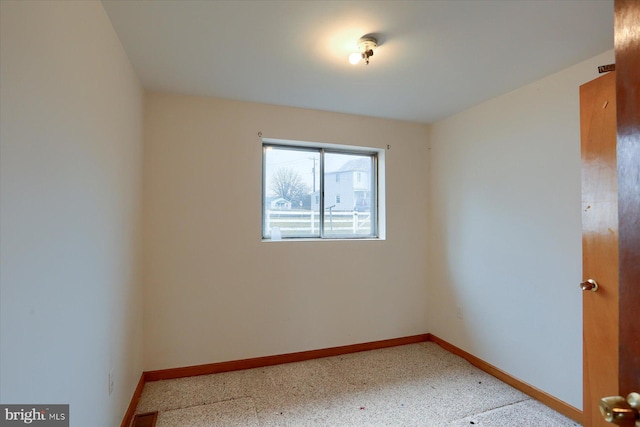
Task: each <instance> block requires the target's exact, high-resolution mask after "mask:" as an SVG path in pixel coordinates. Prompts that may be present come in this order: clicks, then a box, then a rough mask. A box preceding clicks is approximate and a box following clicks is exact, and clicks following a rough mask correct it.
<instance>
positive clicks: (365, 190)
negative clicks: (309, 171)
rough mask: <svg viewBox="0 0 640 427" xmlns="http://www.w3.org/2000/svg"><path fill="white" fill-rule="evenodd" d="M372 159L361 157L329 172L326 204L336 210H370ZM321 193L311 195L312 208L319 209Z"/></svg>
mask: <svg viewBox="0 0 640 427" xmlns="http://www.w3.org/2000/svg"><path fill="white" fill-rule="evenodd" d="M371 169H372V165H371V159H369V158H359V159H354V160H351V161H349V162H347V163H345V164H344V165H343V166H342V167H341V168H340V169H338V170H337V171H335V172H327V173H326V174H325V180H324V185H325V188H324V198H325V206H326V207H327V208H329V207H332V209H333V210H336V211H351V210H358V211H369V210H370V209H371ZM319 203H320V193H319V192H318V191H316V192H315V193H313V195H312V197H311V209H313V210H317V209H318V204H319Z"/></svg>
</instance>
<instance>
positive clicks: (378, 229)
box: [260, 138, 386, 242]
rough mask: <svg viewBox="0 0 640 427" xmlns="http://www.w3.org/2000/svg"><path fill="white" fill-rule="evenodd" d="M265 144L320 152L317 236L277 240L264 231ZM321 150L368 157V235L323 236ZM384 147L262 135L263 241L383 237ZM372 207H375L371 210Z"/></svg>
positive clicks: (384, 222)
mask: <svg viewBox="0 0 640 427" xmlns="http://www.w3.org/2000/svg"><path fill="white" fill-rule="evenodd" d="M268 147H277V148H281V149H291V150H305V149H306V150H309V151H310V152H318V153H320V162H319V163H320V164H319V181H320V182H319V187H318V188H319V194H318V195H319V198H320V201H319V204H318V206H319V207H320V209H319V212H318V214H319V217H320V219H319V224H320V235H319V236H314V237H305V236H301V237H293V236H287V237H284V236H282V237H279V238H277V239H272V238H271V237H270V236H268V235H267V230H265V224H266V221H265V216H264V215H265V198H266V194H267V191H266V188H265V186H266V176H265V174H266V165H265V159H266V151H267V149H268ZM325 153H336V154H352V155H359V156H363V155H368V156H371V157H372V161H373V164H372V171H371V172H372V173H371V185H372V187H371V188H372V190H371V198H372V199H373V200H374V201H375V202H374V203H372V205H371V209H372V212H371V215H372V217H371V221H372V234H370V235H338V236H336V235H328V236H327V235H325V233H324V225H325V224H324V215H325V212H324V209H323V208H322V207H324V182H325V174H324V154H325ZM385 188H386V185H385V150H384V149H380V148H372V147H360V146H349V145H340V144H328V143H314V142H305V141H291V140H283V139H273V138H262V191H261V193H262V209H261V214H260V217H261V223H262V227H261V229H262V240H263V241H266V242H273V241H306V240H314V241H315V240H317V241H320V240H325V241H332V240H333V241H335V240H385V239H386V208H385ZM374 209H375V210H374Z"/></svg>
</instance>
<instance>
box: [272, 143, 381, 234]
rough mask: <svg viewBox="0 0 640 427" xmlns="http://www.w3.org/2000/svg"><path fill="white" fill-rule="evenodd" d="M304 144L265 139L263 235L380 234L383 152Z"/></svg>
mask: <svg viewBox="0 0 640 427" xmlns="http://www.w3.org/2000/svg"><path fill="white" fill-rule="evenodd" d="M299 144H300V145H298V144H296V143H291V142H288V141H284V142H283V141H267V140H263V144H262V148H263V159H262V160H263V178H262V207H263V209H262V238H263V239H265V240H280V239H282V240H286V239H296V238H316V239H345V238H346V239H357V238H378V237H380V227H379V218H378V213H379V207H378V201H379V197H378V188H379V183H378V179H379V174H378V167H379V162H378V160H379V154H380V151H379V150H375V149H362V148H360V147H345V148H342V147H341V146H335V145H328V144H326V145H312V144H308V143H299ZM341 176H342V178H343V179H341ZM354 176H357V181H359V182H358V183H357V184H356V182H354V181H355V180H354V179H353V178H354Z"/></svg>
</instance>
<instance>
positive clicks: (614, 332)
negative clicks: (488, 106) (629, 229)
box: [580, 73, 619, 427]
mask: <svg viewBox="0 0 640 427" xmlns="http://www.w3.org/2000/svg"><path fill="white" fill-rule="evenodd" d="M615 77H616V76H615V73H609V74H606V75H604V76H601V77H599V78H597V79H595V80H593V81H591V82H589V83H586V84H584V85H582V86H580V135H581V153H582V266H583V267H582V271H583V280H587V279H592V280H594V281H595V282H596V283H597V285H598V288H597V290H596V291H590V290H586V291H584V292H583V305H582V307H583V349H584V351H583V367H584V376H583V379H584V382H583V387H584V395H583V396H584V399H583V400H584V403H583V405H584V406H583V413H584V425H585V426H586V427H596V426H598V427H599V426H602V427H605V426H607V423H605V422H604V420H603V419H602V417H601V416H600V411H599V409H598V402H599V400H600V398H602V397H605V396H613V395H617V394H618V377H619V370H618V322H619V318H618V313H619V312H618V303H619V299H618V286H619V285H618V283H619V281H618V187H617V177H618V170H617V162H616V79H615Z"/></svg>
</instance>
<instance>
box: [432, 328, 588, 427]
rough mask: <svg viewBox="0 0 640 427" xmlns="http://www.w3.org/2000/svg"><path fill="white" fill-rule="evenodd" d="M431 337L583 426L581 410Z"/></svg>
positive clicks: (474, 364)
mask: <svg viewBox="0 0 640 427" xmlns="http://www.w3.org/2000/svg"><path fill="white" fill-rule="evenodd" d="M427 335H428V336H429V339H428V340H429V341H431V342H434V343H436V344H438V345H439V346H440V347H442V348H444V349H445V350H447V351H448V352H450V353H453V354H455V355H457V356H460V357H462V358H463V359H465V360H467V361H468V362H469V363H471V364H472V365H473V366H475V367H477V368H479V369H482V370H483V371H485V372H486V373H488V374H490V375H492V376H494V377H496V378H498V379H499V380H501V381H503V382H505V383H507V384H509V385H510V386H512V387H513V388H516V389H518V390H520V391H521V392H523V393H525V394H528V395H529V396H531V397H533V398H534V399H536V400H538V401H540V402H542V403H544V404H545V405H547V406H548V407H550V408H552V409H554V410H556V411H558V412H560V413H561V414H563V415H565V416H567V417H569V418H571V419H572V420H574V421H576V422H578V423H580V424H582V422H583V413H582V411H581V410H579V409H577V408H575V407H573V406H571V405H569V404H568V403H566V402H563V401H562V400H560V399H558V398H556V397H553V396H551V395H550V394H548V393H545V392H544V391H542V390H540V389H537V388H535V387H534V386H532V385H530V384H527V383H526V382H524V381H521V380H519V379H517V378H515V377H513V376H511V375H509V374H508V373H506V372H505V371H503V370H501V369H499V368H496V367H495V366H493V365H491V364H489V363H487V362H485V361H484V360H482V359H479V358H477V357H476V356H474V355H472V354H471V353H467V352H466V351H464V350H462V349H461V348H459V347H456V346H455V345H453V344H450V343H448V342H446V341H445V340H443V339H440V338H438V337H437V336H435V335H432V334H427Z"/></svg>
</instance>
